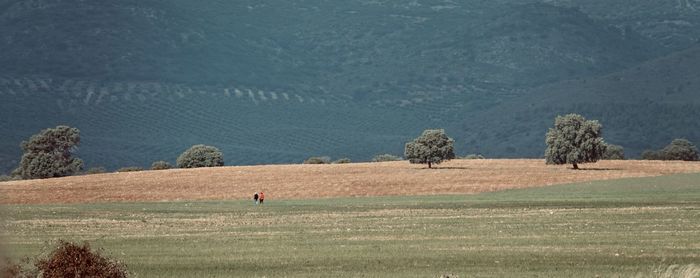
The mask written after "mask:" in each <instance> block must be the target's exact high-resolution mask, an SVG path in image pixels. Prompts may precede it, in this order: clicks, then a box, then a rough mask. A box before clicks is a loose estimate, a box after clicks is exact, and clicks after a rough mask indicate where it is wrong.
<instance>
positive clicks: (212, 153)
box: [177, 145, 224, 168]
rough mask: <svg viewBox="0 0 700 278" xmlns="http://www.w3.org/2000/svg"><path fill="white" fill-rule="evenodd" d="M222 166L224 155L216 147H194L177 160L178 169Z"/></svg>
mask: <svg viewBox="0 0 700 278" xmlns="http://www.w3.org/2000/svg"><path fill="white" fill-rule="evenodd" d="M218 166H224V154H223V153H222V152H221V151H220V150H219V149H217V148H216V147H212V146H206V145H194V146H192V147H191V148H189V149H187V150H186V151H185V152H183V153H182V154H181V155H180V156H179V157H178V158H177V167H178V168H199V167H218Z"/></svg>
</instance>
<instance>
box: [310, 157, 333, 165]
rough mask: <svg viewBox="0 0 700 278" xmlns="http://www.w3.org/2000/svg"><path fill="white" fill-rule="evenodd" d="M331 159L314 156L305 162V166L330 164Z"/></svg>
mask: <svg viewBox="0 0 700 278" xmlns="http://www.w3.org/2000/svg"><path fill="white" fill-rule="evenodd" d="M330 163H331V158H330V157H327V156H312V157H309V158H308V159H306V160H304V164H330Z"/></svg>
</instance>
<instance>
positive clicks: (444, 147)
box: [404, 129, 455, 168]
mask: <svg viewBox="0 0 700 278" xmlns="http://www.w3.org/2000/svg"><path fill="white" fill-rule="evenodd" d="M454 142H455V141H454V140H452V138H450V137H447V134H445V130H443V129H427V130H425V131H423V134H421V136H419V137H418V138H416V139H413V141H412V142H408V143H406V146H405V148H404V156H406V159H408V161H410V162H411V163H421V164H428V168H432V165H433V164H440V163H442V162H443V161H446V160H450V159H454V158H455V152H454Z"/></svg>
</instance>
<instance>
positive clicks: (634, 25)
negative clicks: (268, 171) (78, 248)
mask: <svg viewBox="0 0 700 278" xmlns="http://www.w3.org/2000/svg"><path fill="white" fill-rule="evenodd" d="M624 3H631V4H629V5H624ZM679 3H680V2H679ZM684 3H686V4H687V5H681V6H677V5H675V6H674V5H667V4H663V5H658V6H654V7H652V4H653V1H616V2H615V5H612V6H611V9H613V10H614V11H615V12H611V11H608V10H606V9H604V8H603V7H604V3H603V2H601V1H586V2H585V3H574V2H571V1H564V0H557V1H535V0H532V1H502V0H501V1H487V2H484V1H448V0H420V1H418V0H416V1H367V0H353V1H342V2H329V1H324V0H294V1H283V2H279V1H268V0H263V1H260V0H258V1H235V2H231V1H223V0H212V1H208V2H206V3H199V2H192V1H184V0H174V1H155V0H146V1H135V0H127V1H119V2H114V3H109V4H105V3H102V2H89V1H87V2H86V1H77V0H32V1H22V2H16V1H9V0H4V1H0V49H2V51H0V118H2V119H3V121H0V138H2V140H1V141H0V172H3V171H5V172H6V171H9V170H10V169H12V167H14V166H15V165H16V164H17V160H18V159H19V157H20V150H19V148H18V144H19V143H20V141H21V140H24V139H26V138H27V137H28V136H30V135H31V134H34V133H36V132H38V131H39V130H41V129H43V128H46V127H51V126H55V125H57V124H68V125H71V126H75V127H78V128H80V129H81V131H82V138H83V142H82V144H81V147H80V150H79V155H80V156H81V157H83V158H84V159H85V161H86V164H87V166H88V167H94V166H106V167H107V168H110V169H114V168H118V167H121V166H127V165H138V166H147V165H149V164H150V163H151V162H152V161H155V160H161V159H164V160H169V161H174V160H175V158H176V157H177V155H178V154H179V153H180V152H182V151H183V150H185V149H186V148H187V147H189V146H190V145H192V144H198V143H204V144H212V145H216V146H217V147H219V148H221V149H222V150H223V151H224V153H225V159H226V162H227V164H260V163H285V162H299V161H301V160H303V159H304V158H306V157H308V156H312V155H331V156H333V157H350V158H351V159H353V160H367V159H369V158H370V157H371V156H372V155H374V154H377V153H386V152H389V153H394V154H400V153H402V150H403V143H404V142H405V141H407V140H409V139H410V138H411V137H414V136H416V135H417V134H419V132H420V131H421V130H422V129H425V128H435V127H441V128H446V129H447V130H448V133H450V134H454V136H455V137H456V138H455V139H457V142H462V144H461V145H459V146H460V147H459V148H458V150H457V151H458V152H460V153H465V152H467V151H468V152H481V153H485V154H488V155H489V156H535V154H536V152H534V151H533V150H534V149H537V148H539V147H540V146H539V143H535V144H533V145H531V146H524V143H522V144H516V145H514V146H518V147H517V148H515V147H513V148H507V147H506V148H504V147H503V146H504V144H506V143H504V142H499V141H496V142H491V143H492V144H493V145H490V146H486V145H485V143H486V141H479V140H477V139H479V138H495V137H493V136H491V137H489V136H490V135H486V136H485V137H484V136H481V137H474V135H473V134H472V131H473V130H474V129H473V127H474V125H471V124H470V123H469V122H470V121H472V120H473V121H477V122H484V123H487V122H493V121H506V120H511V119H510V118H508V117H507V115H508V114H509V113H503V112H507V111H511V109H516V108H517V109H520V108H522V107H515V108H513V107H510V105H509V104H508V103H513V102H512V101H513V99H520V98H521V97H524V98H527V99H530V100H532V99H534V95H536V94H537V90H539V89H538V88H544V87H546V86H556V84H571V83H565V82H569V81H566V80H595V79H597V78H601V76H608V75H611V74H615V73H616V72H626V71H625V70H629V69H634V68H635V67H638V66H639V65H641V64H643V63H646V62H648V61H651V60H654V59H658V58H659V57H664V56H665V55H674V54H673V53H675V52H678V51H683V49H687V48H689V47H692V45H693V43H694V41H693V36H695V32H696V31H694V29H693V28H688V25H690V26H695V24H696V20H695V19H696V18H697V16H698V13H697V12H696V11H695V9H694V7H695V5H696V4H695V3H694V2H692V1H686V2H684ZM674 18H675V19H674ZM674 20H675V21H674ZM664 22H670V23H669V24H665V23H664ZM628 27H629V28H628ZM662 27H663V28H662ZM689 30H690V31H689ZM684 34H685V36H684ZM684 53H685V52H684ZM692 55H695V53H694V52H693V53H692ZM571 82H573V81H571ZM659 82H662V81H659ZM669 82H672V81H669ZM552 84H554V85H552ZM678 85H679V84H671V83H668V84H666V86H678ZM684 86H685V85H684ZM674 88H676V87H674ZM684 88H686V90H692V87H689V86H686V87H684ZM606 92H608V91H606ZM609 93H610V94H611V95H613V94H618V93H619V92H616V91H610V92H609ZM685 94H688V96H690V97H696V96H694V95H692V94H691V93H689V92H685ZM528 95H533V97H528ZM696 99H697V97H696ZM565 100H568V99H565ZM504 109H508V110H504ZM517 109H516V110H517ZM641 109H643V107H642V106H630V108H629V110H630V112H629V113H631V114H630V115H636V114H635V113H643V112H644V111H643V110H641ZM663 109H667V108H663ZM574 110H575V109H574ZM489 111H491V112H489ZM494 111H495V112H494ZM498 111H500V113H499V112H498ZM513 111H515V110H513ZM583 111H585V110H583ZM674 111H679V110H674ZM571 112H575V111H571ZM485 115H489V117H493V118H481V117H484V116H485ZM693 115H695V114H693V113H690V114H683V113H680V112H679V113H677V114H674V115H673V117H675V116H680V117H681V118H683V119H691V118H692V116H693ZM531 116H532V117H536V116H537V117H539V116H547V118H545V119H539V118H522V119H520V120H521V121H523V122H528V121H532V120H537V121H540V120H546V121H550V120H551V119H550V118H551V117H549V115H548V114H533V115H531ZM669 117H670V116H669ZM647 120H649V121H653V122H654V123H650V124H651V125H654V126H667V125H668V124H667V123H668V118H667V117H666V118H663V117H662V118H658V119H657V118H653V117H652V118H649V117H647ZM477 126H478V125H477ZM520 126H523V125H520ZM479 127H480V128H483V130H481V129H480V132H483V133H486V134H498V133H499V132H504V131H508V130H510V128H511V127H512V126H503V125H493V126H492V125H485V124H484V125H480V126H479ZM501 128H506V129H501ZM626 128H627V127H626V126H621V127H620V129H619V132H620V134H624V133H625V132H626V131H625V130H626ZM516 130H517V131H518V132H519V133H518V134H520V133H522V132H520V130H519V129H516ZM688 130H690V129H686V128H684V127H681V128H680V129H677V130H676V131H677V133H676V134H679V135H678V136H684V137H693V134H692V133H690V132H691V131H688ZM531 132H532V135H530V136H531V137H532V138H535V137H536V136H535V135H534V134H536V133H537V132H539V129H533V130H532V131H531ZM537 136H539V135H537ZM648 136H650V137H651V138H652V139H650V140H649V143H648V144H651V143H654V144H656V142H659V141H661V139H663V140H665V138H666V137H667V136H668V135H667V134H662V133H652V134H649V135H648ZM611 139H616V140H617V139H619V141H615V143H619V144H622V145H625V146H626V145H627V144H626V143H627V141H624V140H628V139H624V138H623V136H621V135H620V136H617V137H614V138H611ZM509 140H511V139H509ZM507 142H509V143H508V144H510V142H511V141H507ZM523 142H528V143H532V142H535V141H534V140H530V139H528V140H524V141H523ZM630 144H631V145H630V147H632V149H633V150H635V151H636V150H637V149H638V148H639V146H641V144H642V143H639V142H637V143H635V142H631V143H630ZM537 155H539V153H537Z"/></svg>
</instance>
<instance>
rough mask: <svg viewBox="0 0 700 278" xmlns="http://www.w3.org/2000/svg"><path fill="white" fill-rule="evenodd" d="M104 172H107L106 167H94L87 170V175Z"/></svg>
mask: <svg viewBox="0 0 700 278" xmlns="http://www.w3.org/2000/svg"><path fill="white" fill-rule="evenodd" d="M102 173H107V169H105V167H92V168H90V169H87V171H85V174H86V175H93V174H102Z"/></svg>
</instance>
